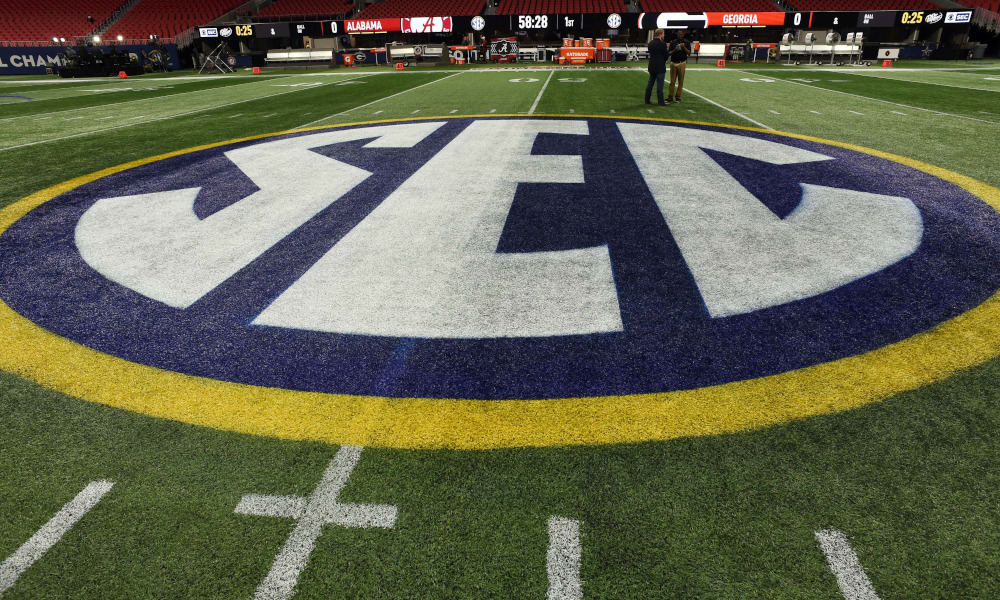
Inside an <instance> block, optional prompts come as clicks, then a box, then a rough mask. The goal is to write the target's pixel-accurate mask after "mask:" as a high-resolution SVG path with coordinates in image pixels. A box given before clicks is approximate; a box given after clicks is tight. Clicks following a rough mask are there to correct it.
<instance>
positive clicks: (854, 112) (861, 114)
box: [847, 110, 865, 117]
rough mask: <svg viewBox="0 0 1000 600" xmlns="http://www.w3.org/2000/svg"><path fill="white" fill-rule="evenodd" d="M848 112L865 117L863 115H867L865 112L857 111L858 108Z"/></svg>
mask: <svg viewBox="0 0 1000 600" xmlns="http://www.w3.org/2000/svg"><path fill="white" fill-rule="evenodd" d="M847 112H849V113H851V114H852V115H860V116H862V117H863V116H865V113H859V112H858V111H856V110H849V111H847Z"/></svg>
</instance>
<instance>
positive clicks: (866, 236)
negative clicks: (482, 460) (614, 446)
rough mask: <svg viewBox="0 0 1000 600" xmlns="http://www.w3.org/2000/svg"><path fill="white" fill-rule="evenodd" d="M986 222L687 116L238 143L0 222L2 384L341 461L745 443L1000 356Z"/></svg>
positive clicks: (963, 197)
mask: <svg viewBox="0 0 1000 600" xmlns="http://www.w3.org/2000/svg"><path fill="white" fill-rule="evenodd" d="M997 205H1000V195H998V191H997V190H996V189H994V188H990V187H988V186H985V185H984V184H981V183H979V182H975V181H973V180H969V179H967V178H964V177H962V176H960V175H957V174H955V173H950V172H947V171H944V170H941V169H938V168H936V167H932V166H929V165H925V164H921V163H917V162H914V161H910V160H908V159H905V158H901V157H897V156H891V155H886V154H882V153H878V152H875V151H870V150H864V149H861V148H856V147H851V146H847V145H844V144H838V143H834V142H825V141H823V140H817V139H812V138H805V137H800V136H791V135H785V134H775V133H772V132H764V131H760V130H752V129H747V128H737V127H722V126H712V125H708V124H696V123H681V122H669V121H660V120H634V119H623V118H618V119H606V118H570V117H561V116H549V117H544V118H509V117H501V118H489V117H482V118H456V119H446V118H438V119H424V120H408V121H395V122H374V123H366V124H356V125H352V126H342V127H334V128H325V129H314V130H308V131H297V132H290V133H286V134H283V135H272V136H264V137H258V138H253V139H244V140H236V141H234V142H229V143H225V144H216V145H211V146H205V147H200V148H194V149H191V150H189V151H184V152H179V153H174V154H171V155H165V156H160V157H153V158H151V159H148V160H145V161H139V162H138V163H136V164H130V165H123V166H122V167H119V168H116V169H112V170H110V171H108V172H102V173H97V174H95V175H92V176H89V177H85V178H81V179H79V180H73V181H70V182H67V183H65V184H62V185H60V186H56V187H55V188H51V189H49V190H46V191H44V192H42V193H39V194H37V195H35V196H33V197H30V198H27V199H25V200H22V201H21V202H19V203H17V204H15V205H13V206H11V207H8V208H7V209H6V210H5V211H4V212H3V213H0V230H2V231H3V233H2V235H0V256H2V257H3V260H2V261H0V299H2V300H3V303H4V304H3V305H0V321H2V326H0V331H3V332H4V333H3V334H0V335H2V336H3V338H4V339H3V343H4V347H6V348H18V351H17V353H16V354H15V353H12V352H10V351H7V350H5V351H0V368H3V369H4V370H7V371H11V372H15V373H18V374H21V375H23V376H25V377H28V378H31V379H33V380H35V381H38V382H39V383H41V384H43V385H46V386H48V387H51V388H54V389H57V390H60V391H64V392H66V393H69V394H72V395H76V396H80V397H83V398H86V399H89V400H94V401H97V402H102V403H105V404H110V405H113V406H120V407H123V408H128V409H130V410H136V411H140V412H144V413H147V414H152V415H156V416H162V417H167V418H172V419H178V420H182V421H186V422H191V423H196V424H200V425H206V426H211V427H218V428H224V429H230V430H236V431H244V432H249V433H255V434H263V435H273V436H279V437H287V438H294V439H319V440H327V441H331V442H336V443H357V444H365V445H384V446H395V447H456V448H484V447H500V446H527V445H550V444H592V443H608V442H620V441H638V440H657V439H668V438H672V437H678V436H686V435H701V434H710V433H718V432H725V431H739V430H743V429H748V428H754V427H761V426H765V425H769V424H775V423H782V422H787V421H789V420H792V419H796V418H802V417H805V416H809V415H815V414H822V413H827V412H832V411H838V410H846V409H849V408H852V407H855V406H860V405H863V404H866V403H869V402H872V401H876V400H879V399H883V398H886V397H889V396H891V395H893V394H895V393H898V392H899V391H901V390H904V389H911V388H913V387H917V386H920V385H924V384H926V383H929V382H931V381H934V380H936V379H940V378H942V377H946V376H948V375H949V374H950V373H953V372H955V371H956V370H957V369H961V368H965V367H967V366H969V365H971V364H976V363H977V362H981V361H982V360H985V359H987V358H989V357H991V356H994V355H996V354H997V353H998V349H997V347H996V345H997V341H996V340H997V339H998V338H1000V335H995V332H994V333H991V334H990V335H981V332H982V331H986V330H989V331H991V330H992V329H996V327H997V325H996V323H998V322H1000V319H997V315H996V313H997V311H998V309H997V303H998V302H997V299H996V298H995V296H994V295H995V293H996V291H997V289H998V288H1000V273H998V271H997V269H996V268H995V265H996V264H997V261H998V259H1000V239H998V236H997V231H1000V215H998V213H997V211H996V209H995V207H996V206H997ZM970 330H974V331H976V332H977V334H976V335H967V334H968V332H969V331H970ZM915 356H918V357H919V360H914V359H913V357H915Z"/></svg>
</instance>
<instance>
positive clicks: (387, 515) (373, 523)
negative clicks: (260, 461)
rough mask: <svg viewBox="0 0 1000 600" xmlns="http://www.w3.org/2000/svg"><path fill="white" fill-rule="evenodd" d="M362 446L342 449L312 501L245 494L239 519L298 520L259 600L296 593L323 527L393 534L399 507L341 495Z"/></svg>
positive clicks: (261, 587) (238, 509) (238, 508)
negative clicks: (348, 500)
mask: <svg viewBox="0 0 1000 600" xmlns="http://www.w3.org/2000/svg"><path fill="white" fill-rule="evenodd" d="M361 451H362V448H361V447H359V446H341V447H340V450H338V451H337V455H336V456H335V457H334V458H333V460H332V461H330V464H329V465H328V466H327V468H326V471H325V472H324V473H323V478H322V479H321V480H320V482H319V484H318V485H317V486H316V489H315V491H313V493H312V494H311V495H310V496H308V497H302V496H270V495H261V494H246V495H245V496H243V498H242V499H241V500H240V503H239V504H238V505H237V506H236V509H235V511H234V512H235V513H236V514H240V515H253V516H259V517H279V518H285V519H295V521H296V524H295V528H294V529H293V530H292V533H291V535H289V537H288V541H287V542H285V546H284V547H283V548H282V549H281V552H280V553H279V554H278V556H277V557H275V559H274V563H273V564H272V565H271V570H270V572H268V574H267V577H265V578H264V581H262V582H261V584H260V585H259V586H258V587H257V593H256V595H255V596H254V598H255V600H286V599H287V598H291V597H292V595H293V594H294V593H295V586H296V584H297V583H298V579H299V575H301V574H302V571H303V570H304V569H305V568H306V565H307V564H308V563H309V555H310V554H312V551H313V550H314V549H315V547H316V541H317V540H318V539H319V537H320V535H322V533H323V526H325V525H338V526H340V527H351V528H362V529H367V528H371V527H375V528H381V529H392V528H393V527H394V526H395V524H396V514H397V512H398V509H397V507H396V506H392V505H385V504H355V503H342V502H340V499H339V498H340V492H341V490H343V489H344V486H346V485H347V480H348V478H350V476H351V472H352V471H354V467H356V466H357V464H358V461H359V460H360V459H361Z"/></svg>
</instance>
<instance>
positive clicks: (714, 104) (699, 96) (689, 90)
mask: <svg viewBox="0 0 1000 600" xmlns="http://www.w3.org/2000/svg"><path fill="white" fill-rule="evenodd" d="M684 91H685V92H687V93H689V94H691V95H692V96H694V97H696V98H701V99H702V100H704V101H705V102H708V103H709V104H711V105H713V106H718V107H719V108H721V109H722V110H724V111H727V112H731V113H733V114H734V115H736V116H737V117H739V118H741V119H745V120H747V121H749V122H751V123H753V124H754V125H756V126H757V127H760V128H761V129H770V130H771V131H774V127H768V126H767V125H764V124H763V123H760V122H758V121H754V120H753V119H751V118H750V117H748V116H746V115H741V114H740V113H738V112H736V111H735V110H733V109H731V108H727V107H725V106H723V105H721V104H719V103H718V102H713V101H711V100H709V99H708V98H706V97H704V96H702V95H701V94H699V93H697V92H692V91H691V88H684ZM650 112H652V111H650Z"/></svg>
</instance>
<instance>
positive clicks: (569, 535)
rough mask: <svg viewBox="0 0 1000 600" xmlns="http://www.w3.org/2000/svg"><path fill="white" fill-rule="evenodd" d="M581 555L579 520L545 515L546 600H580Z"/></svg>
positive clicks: (581, 596) (581, 586)
mask: <svg viewBox="0 0 1000 600" xmlns="http://www.w3.org/2000/svg"><path fill="white" fill-rule="evenodd" d="M581 555H582V548H581V546H580V522H579V521H577V520H575V519H566V518H564V517H551V518H549V551H548V553H547V556H546V561H545V570H546V572H547V573H548V576H549V590H548V593H547V594H546V598H547V600H582V598H583V582H581V581H580V558H581Z"/></svg>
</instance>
